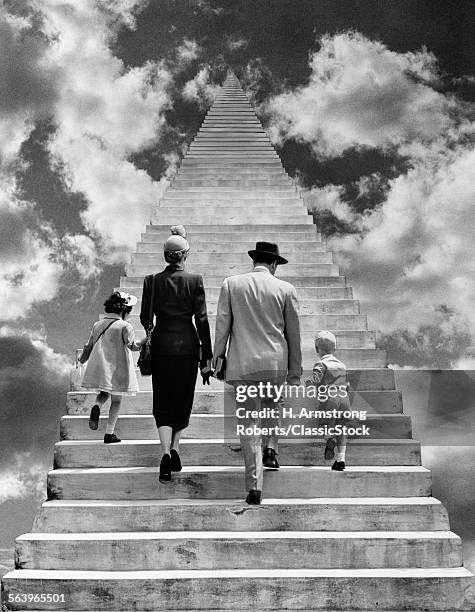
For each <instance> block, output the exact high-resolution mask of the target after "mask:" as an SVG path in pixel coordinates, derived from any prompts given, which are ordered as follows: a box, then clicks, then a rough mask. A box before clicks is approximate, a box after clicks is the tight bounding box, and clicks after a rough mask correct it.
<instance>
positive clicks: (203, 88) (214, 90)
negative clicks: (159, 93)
mask: <svg viewBox="0 0 475 612" xmlns="http://www.w3.org/2000/svg"><path fill="white" fill-rule="evenodd" d="M220 89H221V87H220V86H219V85H213V84H212V83H211V81H210V68H209V66H203V68H201V69H200V70H199V72H198V73H197V74H196V76H195V77H194V78H193V79H192V80H190V81H187V82H186V83H185V86H184V87H183V97H184V98H185V99H186V100H190V101H192V102H197V103H198V104H199V105H200V107H202V108H207V107H209V106H210V105H211V104H212V103H213V101H214V100H215V99H216V97H217V96H218V94H219V91H220Z"/></svg>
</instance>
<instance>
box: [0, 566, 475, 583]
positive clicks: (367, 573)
mask: <svg viewBox="0 0 475 612" xmlns="http://www.w3.org/2000/svg"><path fill="white" fill-rule="evenodd" d="M472 576H473V574H472V573H471V572H469V571H468V570H467V569H466V568H465V567H462V566H461V567H441V568H437V567H436V568H418V567H408V568H390V567H389V568H371V569H226V570H224V569H213V570H191V569H190V570H130V571H127V572H124V571H104V570H100V571H96V570H94V571H92V570H34V569H22V570H12V571H11V572H8V573H7V574H6V575H5V576H4V577H3V579H4V580H5V579H12V578H19V579H27V580H28V579H30V580H31V579H39V580H57V579H58V578H62V579H64V580H86V579H88V578H90V579H92V580H143V579H151V580H166V579H171V580H176V579H178V578H181V579H186V578H212V579H216V578H234V577H236V578H241V577H247V578H263V579H269V580H271V579H272V578H291V577H295V578H327V577H330V578H339V577H341V578H352V577H353V578H378V577H379V578H410V577H419V578H443V577H447V578H450V577H453V578H470V577H472Z"/></svg>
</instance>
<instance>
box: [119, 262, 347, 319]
mask: <svg viewBox="0 0 475 612" xmlns="http://www.w3.org/2000/svg"><path fill="white" fill-rule="evenodd" d="M190 263H191V259H190ZM189 269H190V271H191V269H192V270H193V272H195V273H198V274H202V275H203V276H204V277H205V279H206V278H207V277H208V278H214V275H215V274H216V273H217V272H218V271H219V272H221V273H222V274H223V280H224V277H225V276H232V275H234V274H244V273H245V272H250V271H251V269H252V264H251V261H250V260H249V263H242V264H231V263H224V264H222V265H221V266H218V265H217V263H212V264H200V263H195V262H193V267H191V265H190V268H189ZM339 271H340V269H339V266H338V265H337V264H329V263H299V264H292V263H288V264H286V265H285V266H280V267H279V269H278V277H279V278H281V279H282V280H286V281H288V282H289V283H292V281H291V280H290V279H291V278H294V277H295V276H296V275H300V274H301V275H302V276H306V275H308V276H311V275H312V274H315V276H330V277H334V278H335V277H336V278H338V277H339ZM156 272H157V265H154V264H140V265H133V264H126V266H125V273H126V274H127V276H130V277H137V276H142V277H143V276H146V275H147V274H155V273H156ZM350 329H351V328H350Z"/></svg>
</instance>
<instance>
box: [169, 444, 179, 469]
mask: <svg viewBox="0 0 475 612" xmlns="http://www.w3.org/2000/svg"><path fill="white" fill-rule="evenodd" d="M170 457H171V466H170V468H171V471H172V472H181V461H180V455H179V454H178V453H177V452H176V450H175V449H174V448H172V450H171V451H170Z"/></svg>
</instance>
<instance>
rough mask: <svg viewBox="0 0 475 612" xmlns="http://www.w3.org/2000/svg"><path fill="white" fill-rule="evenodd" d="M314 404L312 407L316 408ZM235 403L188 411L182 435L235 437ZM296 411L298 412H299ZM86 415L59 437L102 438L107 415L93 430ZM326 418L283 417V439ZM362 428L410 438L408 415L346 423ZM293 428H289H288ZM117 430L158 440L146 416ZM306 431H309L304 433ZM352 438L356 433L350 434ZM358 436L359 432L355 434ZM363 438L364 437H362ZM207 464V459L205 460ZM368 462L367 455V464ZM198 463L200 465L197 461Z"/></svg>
mask: <svg viewBox="0 0 475 612" xmlns="http://www.w3.org/2000/svg"><path fill="white" fill-rule="evenodd" d="M315 404H316V402H314V406H313V410H315V409H316V408H315ZM234 410H235V404H234V401H233V402H229V405H228V406H227V407H226V408H225V412H226V416H224V415H222V414H193V413H192V414H191V417H190V425H189V427H188V428H187V429H185V430H183V434H182V438H187V439H218V440H222V439H223V438H225V439H230V440H231V439H234V438H236V437H238V431H237V428H238V426H239V424H243V421H242V420H240V419H237V418H236V417H235V416H234V414H233V412H234ZM298 414H299V413H297V415H298ZM88 422H89V416H69V415H65V416H62V417H61V425H60V436H61V440H102V439H103V438H104V433H105V431H106V425H107V417H106V416H105V415H104V416H101V418H100V420H99V427H98V429H97V430H96V431H93V430H92V429H89V425H88ZM327 422H328V421H326V420H324V419H322V420H319V419H315V418H305V417H302V418H299V417H298V416H296V417H294V418H282V419H281V428H282V431H283V432H285V433H284V434H283V435H282V438H284V437H285V438H286V439H298V440H299V439H312V440H313V439H315V438H316V437H322V436H323V435H325V434H323V433H320V434H315V433H313V434H312V430H315V431H316V430H317V428H323V426H324V424H325V423H327ZM349 425H350V427H356V428H358V430H361V427H362V426H363V425H365V426H366V428H367V430H368V437H370V438H377V439H402V438H405V439H409V438H411V437H412V426H411V417H410V416H407V415H405V414H382V415H381V414H377V415H371V414H369V415H367V417H366V418H365V419H364V420H358V419H354V420H352V421H351V423H350V424H349ZM291 427H293V428H295V429H293V430H290V429H289V428H291ZM115 431H116V433H117V435H118V436H119V438H122V439H123V440H157V439H158V431H157V428H156V427H155V420H154V418H153V417H152V416H149V415H138V414H136V415H120V416H119V420H118V421H117V427H116V430H115ZM307 432H308V433H307ZM350 437H351V438H355V436H350ZM356 437H358V438H361V435H359V436H356ZM364 437H366V436H364ZM205 463H206V462H205ZM368 464H371V461H370V457H368V462H367V463H366V465H368ZM198 465H199V464H198Z"/></svg>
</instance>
